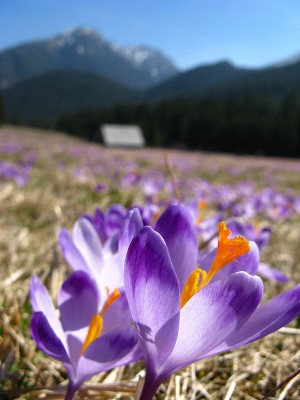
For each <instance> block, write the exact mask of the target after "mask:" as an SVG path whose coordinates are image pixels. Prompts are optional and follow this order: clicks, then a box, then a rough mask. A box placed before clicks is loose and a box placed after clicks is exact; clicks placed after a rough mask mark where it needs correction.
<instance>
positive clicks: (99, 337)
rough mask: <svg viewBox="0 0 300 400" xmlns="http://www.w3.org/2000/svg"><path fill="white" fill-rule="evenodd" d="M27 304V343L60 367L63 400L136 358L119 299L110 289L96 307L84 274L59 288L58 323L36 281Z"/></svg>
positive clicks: (122, 298)
mask: <svg viewBox="0 0 300 400" xmlns="http://www.w3.org/2000/svg"><path fill="white" fill-rule="evenodd" d="M30 300H31V305H32V308H33V311H34V312H33V315H32V318H31V324H30V329H31V334H32V337H33V338H34V340H35V342H36V344H37V346H38V348H39V349H40V350H42V351H43V352H44V353H46V354H47V355H48V356H50V357H53V358H55V359H56V360H59V361H61V362H63V364H64V366H65V368H66V371H67V374H68V377H69V385H68V389H67V394H66V397H65V398H66V399H67V400H70V399H72V398H73V396H74V394H75V392H76V390H77V389H78V388H79V387H80V385H81V384H82V383H83V382H84V381H85V380H87V379H89V378H91V377H92V376H93V375H95V374H97V373H99V372H101V371H106V370H109V369H112V368H115V367H117V366H120V365H123V364H127V363H129V362H132V361H135V360H137V359H139V358H141V353H140V349H139V346H138V345H137V334H136V332H135V331H134V329H132V327H131V326H130V323H131V321H132V319H131V316H130V313H129V309H128V304H127V300H126V297H125V295H124V293H122V292H119V291H118V290H117V289H116V290H114V291H113V292H111V293H107V296H106V299H105V301H104V302H103V301H101V299H100V298H99V291H98V287H97V285H96V284H95V282H94V281H93V279H91V277H90V276H89V275H88V274H87V273H86V272H84V271H76V272H74V273H72V274H71V275H70V276H69V277H68V278H67V279H66V280H65V282H64V283H63V285H62V287H61V290H60V292H59V295H58V308H59V313H60V319H59V318H58V316H57V313H56V310H55V308H54V305H53V303H52V300H51V298H50V295H49V293H48V291H47V289H46V288H45V286H44V285H43V284H42V283H41V281H40V280H39V278H38V277H37V276H34V277H33V278H32V282H31V287H30ZM99 304H103V306H101V307H99Z"/></svg>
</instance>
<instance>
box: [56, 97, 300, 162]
mask: <svg viewBox="0 0 300 400" xmlns="http://www.w3.org/2000/svg"><path fill="white" fill-rule="evenodd" d="M104 123H116V124H138V125H140V127H141V128H142V130H143V132H144V134H145V138H146V142H147V145H148V146H157V147H183V148H187V149H199V150H207V151H218V152H231V153H237V154H264V155H270V156H286V157H297V156H299V155H300V104H299V102H298V100H297V96H296V95H295V94H292V93H291V94H289V95H286V96H285V97H284V98H283V99H282V101H280V102H277V103H274V101H272V99H270V98H266V97H258V96H251V95H244V96H239V97H234V98H227V99H218V98H216V97H212V96H208V97H205V98H201V99H186V98H178V99H174V100H168V101H162V102H160V103H158V104H152V105H151V104H139V105H137V106H129V105H119V106H115V107H112V108H110V109H101V110H91V109H90V110H83V111H80V112H78V113H76V114H73V115H69V116H61V117H60V118H59V120H58V121H57V129H59V130H64V131H66V132H68V133H70V134H72V135H76V136H79V137H82V138H84V139H87V140H99V128H100V126H101V124H104Z"/></svg>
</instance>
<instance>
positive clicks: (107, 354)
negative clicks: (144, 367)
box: [76, 326, 142, 384]
mask: <svg viewBox="0 0 300 400" xmlns="http://www.w3.org/2000/svg"><path fill="white" fill-rule="evenodd" d="M141 358H142V352H141V348H140V346H139V345H138V336H137V333H136V331H135V330H134V329H133V328H132V327H130V326H127V327H121V328H119V329H116V330H114V331H111V332H109V333H107V334H106V335H103V336H100V338H99V339H96V340H95V341H94V342H93V343H91V344H90V346H89V347H88V348H87V349H86V351H85V353H84V355H83V356H82V357H80V359H79V363H78V367H77V378H76V380H77V384H78V383H79V384H81V383H83V382H84V381H85V380H86V379H89V378H90V377H92V376H93V375H95V374H98V373H99V372H102V371H107V370H109V369H113V368H116V367H118V366H120V365H124V364H128V363H131V362H134V361H137V360H139V359H141Z"/></svg>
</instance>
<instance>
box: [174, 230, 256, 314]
mask: <svg viewBox="0 0 300 400" xmlns="http://www.w3.org/2000/svg"><path fill="white" fill-rule="evenodd" d="M218 227H219V241H218V248H217V252H216V256H215V258H214V260H213V262H212V265H211V267H210V270H209V272H208V273H206V272H205V271H203V270H202V269H200V268H197V269H195V270H194V271H193V272H192V273H191V275H190V276H189V277H188V279H187V281H186V283H185V285H184V288H183V290H182V293H181V297H180V307H181V308H182V307H183V306H184V305H185V304H186V303H187V301H188V300H189V299H190V298H191V297H192V296H194V294H196V293H197V292H198V291H199V290H200V289H202V288H203V287H204V286H206V285H207V284H208V283H209V282H210V281H211V280H212V278H213V277H214V276H215V274H216V273H217V272H218V271H220V269H222V268H223V267H224V266H225V265H227V264H229V263H231V262H233V261H236V259H237V257H240V256H242V255H244V254H246V253H247V252H248V251H249V250H250V245H249V242H248V241H247V240H246V239H245V238H244V237H243V236H236V237H234V238H232V239H229V236H230V234H231V232H230V230H229V229H227V227H226V224H225V222H220V223H219V225H218ZM200 278H201V280H200ZM199 280H200V282H199Z"/></svg>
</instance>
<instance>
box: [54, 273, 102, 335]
mask: <svg viewBox="0 0 300 400" xmlns="http://www.w3.org/2000/svg"><path fill="white" fill-rule="evenodd" d="M58 306H59V310H60V316H61V321H62V325H63V328H64V330H65V331H74V330H78V329H81V328H84V327H87V326H89V324H90V322H91V319H92V317H93V316H94V314H96V313H97V312H98V311H99V310H98V307H99V294H98V289H97V286H96V284H95V282H94V281H93V280H92V279H91V278H90V276H89V275H88V274H87V273H85V272H84V271H76V272H73V273H72V274H71V275H70V276H69V277H68V278H67V279H66V280H65V281H64V283H63V285H62V288H61V290H60V292H59V294H58Z"/></svg>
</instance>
